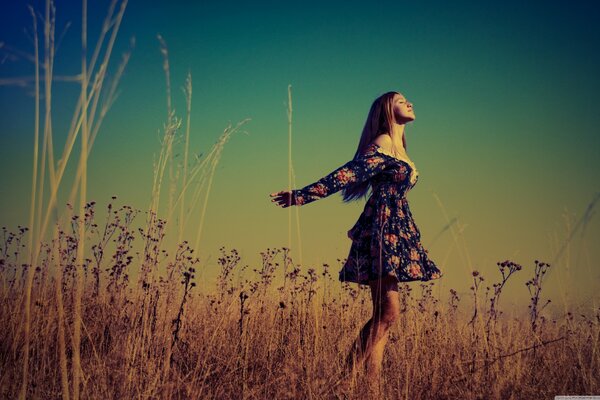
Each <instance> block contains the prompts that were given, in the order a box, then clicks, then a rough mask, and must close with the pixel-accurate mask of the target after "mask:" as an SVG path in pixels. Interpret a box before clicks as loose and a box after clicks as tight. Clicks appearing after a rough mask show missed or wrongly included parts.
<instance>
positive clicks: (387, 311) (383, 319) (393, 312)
mask: <svg viewBox="0 0 600 400" xmlns="http://www.w3.org/2000/svg"><path fill="white" fill-rule="evenodd" d="M375 314H376V315H375V318H377V320H378V321H379V323H381V324H383V326H384V327H385V328H386V329H389V328H390V327H392V326H393V325H394V324H395V323H396V322H398V320H399V319H400V309H399V307H384V308H382V309H380V311H379V312H378V311H377V310H376V311H375Z"/></svg>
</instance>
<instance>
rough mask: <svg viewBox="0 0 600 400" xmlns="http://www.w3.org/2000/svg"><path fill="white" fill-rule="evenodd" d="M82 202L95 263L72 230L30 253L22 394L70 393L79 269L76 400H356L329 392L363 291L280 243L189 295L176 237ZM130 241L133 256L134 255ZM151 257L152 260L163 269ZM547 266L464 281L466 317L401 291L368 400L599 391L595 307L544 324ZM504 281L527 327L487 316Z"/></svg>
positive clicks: (17, 259)
mask: <svg viewBox="0 0 600 400" xmlns="http://www.w3.org/2000/svg"><path fill="white" fill-rule="evenodd" d="M94 207H95V204H94V203H89V204H88V205H87V207H86V210H87V212H86V214H85V216H86V218H85V226H86V235H87V236H88V239H87V240H88V241H89V244H90V246H91V248H92V249H93V257H92V258H91V259H86V260H85V263H84V266H83V268H78V267H76V264H75V256H76V248H77V245H78V243H79V241H78V236H77V224H76V223H74V224H73V228H74V229H72V230H71V231H68V232H63V231H61V232H59V235H58V240H57V241H56V242H53V243H52V244H48V245H45V246H43V248H42V254H41V262H40V266H39V267H38V268H36V271H35V273H34V280H33V288H32V298H31V302H32V303H31V304H32V310H31V327H30V329H31V332H32V333H31V336H30V337H31V339H30V340H31V344H30V358H29V364H30V365H29V372H28V373H29V382H30V384H29V386H28V388H27V398H39V399H54V398H61V396H63V398H66V395H68V393H69V391H70V392H72V390H70V389H69V386H70V385H71V384H72V383H71V382H72V369H73V364H72V358H73V338H72V332H73V330H74V326H73V324H74V315H75V311H74V307H75V298H74V293H75V290H74V287H75V285H76V282H77V276H76V275H78V274H81V275H82V278H83V288H84V289H83V292H82V298H81V307H82V311H81V315H82V321H81V329H82V336H81V345H80V346H81V350H80V354H81V355H80V357H81V363H80V365H81V367H80V368H81V370H80V375H81V389H80V396H81V397H82V398H90V399H91V398H111V399H112V398H114V399H117V398H119V399H126V398H165V399H167V398H173V399H187V398H194V399H268V398H273V399H335V398H356V399H359V398H366V397H368V394H369V392H368V391H367V389H366V388H367V386H366V385H365V382H364V378H365V376H364V374H363V373H362V372H361V373H359V374H358V375H357V376H355V378H354V379H352V380H350V381H349V382H350V383H349V384H346V385H345V386H344V385H336V382H337V381H338V379H339V378H340V377H341V376H340V374H341V371H342V363H343V360H344V357H345V354H346V352H347V351H348V349H349V348H350V345H351V343H352V341H353V340H354V338H355V337H356V335H357V334H358V331H359V330H360V327H361V326H362V324H364V322H365V321H366V320H368V319H369V317H370V313H371V309H370V307H371V303H370V297H369V296H370V293H369V290H368V287H365V288H366V289H367V290H362V289H360V288H359V287H358V286H351V285H348V284H343V285H342V287H343V290H342V291H341V292H337V293H336V294H334V292H335V291H334V290H332V288H334V287H335V286H336V285H339V282H337V279H334V278H333V277H332V274H331V272H332V271H335V268H333V267H332V266H328V265H323V270H322V272H321V273H317V272H316V271H315V270H314V269H312V268H310V269H305V268H303V267H302V266H301V265H297V264H295V263H294V262H293V260H291V259H290V258H289V257H288V251H287V249H286V248H281V249H267V250H266V251H265V252H263V253H261V255H262V260H263V261H262V265H256V266H248V265H243V260H241V259H240V257H239V255H238V252H237V251H236V250H235V249H231V250H227V249H225V248H222V249H221V251H222V257H221V258H219V260H218V264H219V266H220V273H219V276H218V278H217V280H216V282H215V283H216V284H215V286H214V287H204V288H201V287H198V286H196V283H195V281H196V278H195V275H196V272H197V271H198V270H199V269H200V268H202V265H199V263H198V259H197V258H195V257H194V252H193V251H192V249H190V247H189V246H188V245H187V243H186V242H182V244H181V245H180V246H179V248H178V249H177V251H176V252H174V253H171V254H169V253H168V252H166V251H165V249H163V248H162V240H163V237H164V234H163V229H164V226H165V222H164V221H162V220H158V219H155V222H154V223H153V224H152V225H151V226H150V229H142V228H135V226H134V225H135V222H136V220H135V216H136V213H137V212H138V211H139V210H134V209H132V208H131V207H128V206H122V207H120V208H118V209H116V207H115V206H113V205H112V204H109V205H108V211H109V214H108V215H109V218H108V219H107V220H106V221H105V224H104V226H98V225H97V224H96V222H95V220H94ZM77 220H78V217H77V216H73V221H75V222H76V221H77ZM26 235H27V230H26V228H21V230H20V231H19V232H17V233H10V232H7V231H6V229H4V231H3V240H2V242H1V244H2V246H1V247H0V257H1V259H0V267H1V273H2V274H1V276H2V285H1V292H0V296H1V297H0V300H1V302H0V304H1V305H0V307H2V309H1V313H0V324H1V325H2V327H3V329H2V330H1V333H0V335H1V336H2V338H1V339H2V340H1V341H0V343H1V347H0V366H1V368H2V378H1V381H0V397H2V398H16V397H17V395H18V393H19V390H20V387H21V383H22V379H21V374H22V363H23V357H22V353H23V347H24V339H23V338H24V336H23V331H22V329H23V328H22V326H23V313H22V309H23V296H22V294H23V293H24V292H25V285H26V276H27V265H26V264H22V261H21V253H22V248H23V247H22V246H23V245H22V243H23V241H24V238H25V236H26ZM138 242H139V243H140V244H141V246H142V247H143V248H144V251H143V252H135V253H134V252H133V251H132V249H133V247H134V246H133V245H134V243H138ZM158 263H164V264H165V265H166V270H165V271H164V273H160V272H159V270H158V268H157V264H158ZM336 268H337V266H336ZM549 268H551V266H549V265H548V264H546V263H543V262H538V261H536V263H535V266H534V267H533V268H522V267H521V266H520V265H518V264H515V263H512V262H510V261H506V262H503V263H499V264H498V269H499V272H500V274H499V275H498V276H500V277H501V278H500V279H498V281H497V282H495V283H493V284H491V285H488V286H486V289H484V285H487V282H486V279H484V278H483V277H482V276H481V275H480V274H478V273H477V272H474V273H473V277H472V278H473V287H472V298H471V300H473V299H475V298H477V299H478V301H477V302H474V301H471V302H470V303H471V304H472V306H470V307H469V308H466V307H460V305H461V304H462V303H461V302H465V301H467V300H468V299H461V298H459V296H458V294H457V293H456V292H455V291H454V290H450V292H449V293H448V294H447V295H448V296H447V298H444V299H442V298H435V297H434V296H433V295H432V286H433V285H434V283H421V284H418V283H410V284H403V285H401V291H400V293H401V299H402V317H401V319H400V322H399V323H398V324H397V325H396V326H394V328H393V329H392V331H391V335H390V340H389V342H388V346H387V349H386V355H385V358H384V369H383V385H382V390H383V393H382V395H381V398H386V399H400V398H402V399H455V398H460V399H534V398H536V399H537V398H553V396H554V395H556V394H569V393H570V394H585V393H588V394H591V393H597V392H598V390H599V389H598V383H599V382H598V373H597V371H598V368H599V365H598V364H599V358H598V339H599V338H600V310H597V313H596V314H595V315H588V316H586V315H573V314H572V313H567V314H566V315H563V316H562V318H559V319H556V320H550V319H548V318H545V317H544V316H543V315H542V314H543V312H542V309H543V307H544V306H543V304H542V303H543V302H542V301H541V299H540V290H541V287H542V283H543V279H542V277H543V275H544V274H545V271H547V270H548V269H549ZM133 277H136V278H135V279H133ZM509 279H511V280H513V279H514V280H527V279H528V281H527V282H526V284H527V286H528V288H529V289H530V292H531V293H532V300H531V304H530V305H529V310H528V311H527V313H526V315H528V316H529V318H514V317H505V316H504V313H503V312H502V311H501V310H500V307H499V299H500V295H501V293H502V287H503V286H504V283H506V282H507V281H508V280H509ZM490 286H491V288H490ZM544 304H547V300H546V301H545V303H544ZM463 308H464V309H463ZM461 310H462V311H461ZM61 339H62V340H64V342H61ZM361 371H362V370H361ZM63 379H64V380H63ZM61 382H63V385H66V386H62V387H61ZM344 396H346V397H344Z"/></svg>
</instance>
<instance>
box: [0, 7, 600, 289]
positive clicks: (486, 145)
mask: <svg viewBox="0 0 600 400" xmlns="http://www.w3.org/2000/svg"><path fill="white" fill-rule="evenodd" d="M6 3H7V2H5V3H4V4H3V5H2V8H3V9H4V10H3V12H1V13H0V41H1V42H3V43H4V44H5V46H6V45H8V46H10V48H12V49H19V50H21V51H23V52H26V53H32V52H33V50H32V49H33V46H32V43H31V41H29V40H28V39H27V36H26V35H25V33H24V29H25V28H26V29H27V31H28V32H29V34H31V33H30V32H31V17H30V15H29V13H28V10H27V8H26V5H25V3H23V2H11V3H10V4H6ZM90 3H92V2H90ZM94 3H95V4H90V6H89V11H88V12H89V16H90V21H89V39H88V40H89V42H90V43H91V44H90V47H92V44H95V39H96V38H97V36H98V31H99V27H100V24H101V22H102V20H103V18H104V15H105V12H106V10H107V8H108V4H109V2H108V1H101V2H94ZM33 4H34V5H35V7H37V9H38V10H40V12H41V13H43V9H44V8H43V2H41V1H37V2H34V3H33ZM56 7H57V29H56V36H57V38H58V37H59V36H60V34H61V33H62V31H63V29H64V27H65V24H66V23H67V22H68V21H70V22H71V24H72V25H71V26H70V27H69V29H68V30H67V31H66V33H65V36H64V38H63V40H62V41H61V42H60V47H59V48H58V50H57V54H56V63H55V74H56V75H73V74H76V73H77V72H78V70H79V68H80V47H79V46H80V26H81V4H80V3H78V2H58V3H57V5H56ZM6 10H8V12H7V11H6ZM599 11H600V7H598V6H594V5H592V2H575V3H569V4H568V3H566V2H527V4H525V3H523V2H517V1H512V0H511V1H504V2H494V3H491V2H478V1H457V2H452V3H451V4H450V3H447V2H427V3H425V2H401V1H395V2H379V3H378V4H369V3H368V2H354V1H345V2H329V3H328V4H322V3H320V2H297V3H295V4H293V3H289V2H272V3H270V4H269V3H264V2H263V3H261V2H258V3H256V2H254V3H252V4H250V3H239V4H238V3H235V2H219V3H218V4H217V2H213V3H212V4H206V3H205V2H200V4H196V2H191V1H189V2H188V1H170V2H168V3H167V2H163V4H159V3H158V2H153V4H152V6H149V5H148V3H147V2H141V1H131V2H130V3H129V4H128V6H127V10H126V12H125V16H124V19H123V23H122V26H121V29H120V31H119V35H118V38H117V42H116V44H115V50H114V52H113V57H112V63H111V66H110V68H112V69H111V70H110V71H109V73H113V72H114V70H115V68H116V66H117V65H118V62H119V60H120V57H121V53H122V52H124V51H126V50H127V48H128V43H129V40H130V38H132V37H135V42H136V44H135V48H134V49H133V53H132V57H131V60H130V63H129V65H128V66H127V69H126V72H125V74H124V76H123V78H122V81H121V84H120V96H119V98H118V99H117V101H116V103H115V104H114V105H113V107H112V109H111V110H110V111H109V114H108V115H107V117H106V119H105V121H104V123H103V125H102V129H101V131H100V133H99V136H98V138H97V141H96V143H95V145H94V149H93V151H92V155H91V159H90V164H89V181H88V185H89V190H88V193H89V196H88V197H89V198H90V199H94V200H96V201H97V203H99V205H100V208H103V207H104V206H105V205H106V202H107V201H108V200H109V199H110V196H112V195H118V196H119V200H120V201H122V204H130V205H132V206H135V207H137V208H141V209H145V208H146V207H147V205H148V202H149V199H150V190H151V183H152V160H153V157H154V155H156V154H158V151H159V148H160V143H159V140H158V138H159V132H160V130H161V128H162V126H163V123H164V122H165V119H166V114H167V113H166V95H165V78H164V73H163V70H162V56H161V54H160V51H159V42H158V40H157V38H156V35H157V34H160V35H162V37H163V38H164V39H165V41H166V42H167V45H168V48H169V59H170V65H171V79H172V87H173V101H174V106H175V109H176V111H177V114H178V115H179V116H180V117H182V118H184V117H185V100H184V96H183V93H182V91H181V90H180V88H181V87H182V86H183V84H184V83H185V78H186V74H187V72H188V71H190V72H191V74H192V78H193V85H194V97H193V100H192V102H193V104H192V116H191V125H192V138H191V148H192V152H195V153H203V152H206V151H207V150H208V149H209V147H210V146H211V145H212V144H213V143H214V141H215V140H216V139H217V137H218V136H219V134H220V133H221V132H222V130H223V129H224V128H225V126H226V125H227V124H228V123H229V122H231V123H233V124H235V123H237V122H238V121H240V120H242V119H244V118H251V121H250V122H248V123H247V124H246V125H245V130H246V131H247V132H248V134H247V135H246V134H236V135H234V136H233V137H232V139H231V141H230V142H229V143H228V144H227V145H226V148H225V151H224V153H223V156H222V158H221V161H220V163H219V166H218V168H217V171H216V175H215V181H214V183H213V189H212V192H211V197H210V199H209V204H208V212H209V215H208V217H207V220H206V222H205V227H204V233H203V238H204V239H203V240H202V249H201V254H203V256H204V257H205V258H206V262H205V265H206V269H205V270H206V271H207V272H206V275H207V276H210V275H211V274H212V272H211V271H212V270H214V268H216V258H217V257H219V253H218V249H219V247H220V246H227V247H235V248H237V249H239V250H240V252H241V255H242V263H256V262H258V260H259V259H260V257H259V252H260V251H264V250H265V249H266V248H267V247H281V246H286V245H287V232H288V210H282V209H279V208H277V207H276V206H274V205H273V204H271V202H270V199H269V197H268V194H269V193H271V192H275V191H278V190H284V189H286V188H287V174H288V171H287V157H288V154H287V151H288V139H287V115H286V106H285V104H284V103H285V102H286V101H287V85H288V84H291V85H292V96H293V108H294V114H293V116H294V121H293V162H294V169H295V172H296V182H297V185H296V186H297V187H298V188H300V187H303V186H305V185H307V184H309V183H312V182H314V181H316V180H317V179H319V178H321V177H322V176H324V175H326V174H327V173H329V172H331V171H333V170H334V169H335V168H337V167H338V166H341V165H342V164H344V163H345V162H347V161H349V160H350V159H351V158H352V156H353V155H354V152H355V150H356V146H357V144H358V139H359V136H360V131H361V129H362V127H363V124H364V121H365V118H366V116H367V112H368V110H369V107H370V105H371V102H372V101H373V100H374V99H375V98H376V97H377V96H379V95H380V94H382V93H384V92H386V91H389V90H397V91H400V92H401V93H403V94H404V95H405V96H406V97H407V98H408V99H409V100H410V101H412V102H413V103H414V108H415V112H416V116H417V119H416V120H415V121H414V122H413V123H411V124H409V125H408V127H407V129H406V137H407V152H408V154H409V155H410V157H411V158H412V160H413V161H414V162H415V164H416V166H417V168H418V170H419V173H420V177H419V183H418V184H417V186H416V187H415V188H414V189H413V190H412V191H411V192H410V194H409V196H408V199H409V203H410V206H411V210H412V211H413V215H414V216H415V220H416V223H417V225H418V226H419V228H420V230H421V233H422V238H423V244H424V246H425V247H426V248H429V253H430V256H431V258H432V259H433V260H434V261H436V262H437V263H438V264H439V266H440V267H441V269H442V270H443V271H444V273H445V278H444V279H443V280H441V281H440V283H439V285H438V287H439V290H441V291H442V292H443V293H444V295H445V293H447V291H448V289H449V288H450V287H454V288H458V289H459V290H461V291H465V290H468V287H469V286H470V271H471V268H474V269H478V270H480V271H482V272H483V274H484V276H486V277H489V279H494V280H496V279H497V277H496V274H497V272H496V271H495V268H496V262H499V261H503V260H505V259H511V260H513V261H516V262H519V263H521V264H522V265H523V266H524V267H526V269H527V271H522V272H521V275H522V276H521V277H520V278H518V280H519V282H517V281H515V282H513V283H512V285H513V286H512V289H510V290H514V297H515V298H521V297H522V298H527V292H526V288H525V285H524V282H525V281H526V280H527V279H529V278H530V275H531V273H532V272H531V271H532V269H533V260H535V259H540V260H542V261H546V262H551V261H552V260H553V258H554V257H555V255H556V253H557V250H558V247H560V246H561V245H562V244H563V242H564V240H565V238H566V236H567V229H568V226H567V225H566V224H565V212H566V213H568V215H570V216H571V227H572V226H573V225H575V223H576V222H577V221H578V220H579V219H580V218H581V217H582V215H583V213H584V211H585V209H586V207H587V206H588V204H589V203H590V202H591V201H592V199H593V198H594V196H595V194H596V193H597V192H598V191H599V190H600V185H599V184H598V182H600V168H599V167H600V157H599V149H600V139H599V134H600V131H599V128H598V126H599V122H600V113H599V112H598V111H597V110H596V108H597V105H598V103H599V102H598V99H597V98H598V93H600V78H599V75H598V71H599V70H600V56H599V53H598V51H597V49H598V48H600V46H599V45H600V28H598V24H597V21H598V20H599V17H600V12H599ZM3 50H4V49H0V56H1V58H0V79H6V78H10V77H15V76H30V75H33V69H34V68H33V64H32V63H30V62H29V61H27V60H25V59H24V58H22V57H12V56H8V55H7V54H14V52H13V53H7V52H5V51H3ZM90 53H91V51H90ZM31 89H32V88H31V87H28V88H23V87H15V86H0V171H1V172H0V199H1V200H0V201H1V207H0V225H2V226H7V227H9V228H11V229H13V230H16V226H17V225H18V224H20V225H26V224H27V222H28V212H29V211H28V205H29V200H28V199H29V197H30V195H31V193H30V187H31V164H32V147H33V125H34V119H33V116H34V101H33V97H32V96H31V92H32V90H31ZM79 90H80V89H79V87H78V86H77V85H76V84H73V83H65V82H56V83H55V84H54V87H53V121H54V125H53V129H54V143H55V153H56V154H60V153H61V152H62V148H63V145H64V142H65V138H66V133H67V129H68V126H69V124H70V121H71V118H72V114H73V108H74V105H75V104H76V100H77V96H78V93H79ZM75 160H76V158H72V160H71V163H72V164H74V163H75ZM69 176H70V175H69ZM71 182H72V178H71V179H68V177H67V179H66V181H64V183H63V185H66V186H67V187H68V188H70V186H69V185H70V184H71ZM67 193H68V192H67ZM434 195H435V196H438V197H439V199H440V200H441V202H442V203H443V207H444V209H445V210H442V208H441V207H440V205H439V204H438V202H437V200H436V198H435V197H434ZM65 197H66V195H64V196H63V197H62V198H61V200H62V201H63V202H64V201H66V199H65ZM164 203H165V201H164V200H163V204H164ZM363 205H364V202H362V201H361V202H356V203H353V204H347V205H344V204H343V203H342V202H341V196H340V195H339V194H335V195H333V196H331V197H329V198H327V199H324V200H321V201H319V202H315V203H311V204H309V205H307V206H305V207H302V208H300V209H299V213H300V217H301V232H302V234H301V235H302V236H301V240H302V257H303V261H304V264H306V265H307V266H316V267H318V266H320V265H321V264H322V263H324V262H327V263H330V264H331V265H333V266H334V267H333V269H334V270H335V271H334V272H337V270H338V269H339V268H338V264H337V262H336V259H337V258H343V257H346V255H347V251H348V249H349V247H350V241H349V240H348V239H347V237H346V231H347V230H348V229H349V228H350V227H351V226H352V225H353V224H354V222H355V220H356V218H358V215H359V214H360V211H361V210H362V207H363ZM294 212H295V210H294ZM198 215H199V214H198ZM455 217H456V218H458V219H459V221H460V223H461V224H462V225H464V230H463V231H462V236H459V244H460V246H459V247H460V249H463V247H462V246H463V243H464V246H465V247H464V248H466V251H467V253H468V258H467V256H466V255H465V254H463V255H461V253H460V252H459V251H458V249H457V245H456V242H455V240H454V238H453V236H452V235H451V233H450V231H444V232H443V228H444V227H445V226H446V225H447V223H448V222H449V221H448V220H451V219H453V218H455ZM194 218H199V217H194ZM447 218H448V219H447ZM294 220H295V216H294ZM139 222H140V223H141V222H142V221H141V216H140V221H139ZM453 227H454V228H457V226H456V225H454V226H453ZM293 231H294V232H295V227H294V228H293ZM194 232H195V227H191V228H190V229H189V232H186V233H187V234H188V235H190V237H191V235H193V234H194ZM599 238H600V226H599V224H598V218H597V217H593V218H592V219H591V221H590V223H589V224H588V225H587V227H586V230H585V232H584V234H583V235H580V234H578V235H576V236H575V239H574V240H573V241H572V242H571V247H570V248H569V251H570V252H569V253H568V254H570V258H569V259H567V258H564V257H563V258H560V259H559V260H557V262H556V264H555V266H556V270H555V271H554V272H553V273H551V274H550V275H548V285H549V287H550V291H549V293H548V295H550V296H552V295H554V296H555V297H554V298H557V297H558V291H559V290H567V293H568V294H569V296H571V295H573V296H574V295H575V294H576V293H577V294H578V295H580V296H581V297H582V298H587V296H589V295H590V294H591V293H592V292H593V291H596V290H597V289H598V282H600V280H599V279H598V278H599V277H600V276H599V272H598V269H597V260H598V257H600V248H598V246H597V243H598V239H599ZM463 240H464V242H463ZM191 241H193V239H191ZM469 260H470V261H469ZM567 266H568V268H567ZM565 282H566V283H567V284H565ZM560 284H565V285H563V286H562V289H560V288H561V286H560ZM573 298H574V297H573Z"/></svg>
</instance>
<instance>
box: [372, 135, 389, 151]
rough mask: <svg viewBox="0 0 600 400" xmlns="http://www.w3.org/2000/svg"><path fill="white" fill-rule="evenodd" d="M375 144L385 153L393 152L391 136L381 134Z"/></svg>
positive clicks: (374, 141)
mask: <svg viewBox="0 0 600 400" xmlns="http://www.w3.org/2000/svg"><path fill="white" fill-rule="evenodd" d="M373 143H375V144H376V145H377V146H379V147H381V149H382V150H384V151H388V152H391V151H392V138H391V137H390V136H389V135H386V134H381V135H379V136H377V137H376V138H375V140H373Z"/></svg>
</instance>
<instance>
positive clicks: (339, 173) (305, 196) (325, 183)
mask: <svg viewBox="0 0 600 400" xmlns="http://www.w3.org/2000/svg"><path fill="white" fill-rule="evenodd" d="M386 161H387V160H386V158H385V157H383V156H382V155H381V154H380V153H378V152H376V151H368V152H367V153H365V154H362V155H361V156H360V157H358V158H355V159H353V160H351V161H348V162H347V163H346V164H344V165H342V166H341V167H339V168H337V169H336V170H335V171H333V172H332V173H330V174H328V175H327V176H324V177H323V178H321V179H319V180H318V181H317V182H315V183H312V184H310V185H308V186H305V187H303V188H302V189H295V190H292V194H293V196H294V197H295V200H296V205H298V206H302V205H305V204H308V203H311V202H313V201H315V200H319V199H322V198H325V197H327V196H330V195H332V194H334V193H336V192H338V191H340V190H342V189H343V188H344V187H346V186H348V185H349V184H356V183H360V182H364V181H366V180H368V179H370V178H371V177H373V176H375V175H377V174H378V173H380V172H381V171H383V170H384V169H385V168H386V165H387V162H386Z"/></svg>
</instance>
